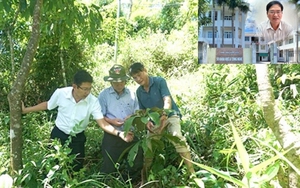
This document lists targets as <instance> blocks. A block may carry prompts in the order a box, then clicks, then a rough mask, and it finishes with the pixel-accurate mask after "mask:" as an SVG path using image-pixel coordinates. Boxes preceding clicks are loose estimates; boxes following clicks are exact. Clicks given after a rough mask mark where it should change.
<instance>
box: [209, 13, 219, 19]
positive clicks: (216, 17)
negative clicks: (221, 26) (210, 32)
mask: <svg viewBox="0 0 300 188" xmlns="http://www.w3.org/2000/svg"><path fill="white" fill-rule="evenodd" d="M214 16H215V20H218V11H215V15H214ZM208 17H209V19H211V17H212V11H209V12H208Z"/></svg>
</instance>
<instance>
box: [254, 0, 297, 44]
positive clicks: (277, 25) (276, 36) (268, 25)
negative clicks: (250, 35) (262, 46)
mask: <svg viewBox="0 0 300 188" xmlns="http://www.w3.org/2000/svg"><path fill="white" fill-rule="evenodd" d="M266 11H267V16H268V18H269V20H268V21H265V22H263V23H261V24H260V25H259V26H258V27H257V34H258V36H259V37H263V38H264V40H265V41H266V42H267V43H269V42H271V41H274V42H276V41H280V40H285V39H286V38H287V37H288V36H289V35H290V34H291V33H292V31H293V28H292V26H291V25H289V24H288V23H286V22H284V21H282V20H281V19H282V14H283V5H282V4H281V3H280V2H279V1H271V2H269V3H268V4H267V6H266Z"/></svg>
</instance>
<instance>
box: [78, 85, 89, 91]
mask: <svg viewBox="0 0 300 188" xmlns="http://www.w3.org/2000/svg"><path fill="white" fill-rule="evenodd" d="M77 87H78V88H80V89H82V90H83V91H91V90H92V88H91V87H90V88H82V87H80V86H79V85H77Z"/></svg>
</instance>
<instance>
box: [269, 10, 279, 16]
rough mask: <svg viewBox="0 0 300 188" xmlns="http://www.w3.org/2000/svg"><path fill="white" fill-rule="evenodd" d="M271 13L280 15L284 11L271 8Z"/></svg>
mask: <svg viewBox="0 0 300 188" xmlns="http://www.w3.org/2000/svg"><path fill="white" fill-rule="evenodd" d="M269 14H273V15H275V14H277V15H280V14H282V11H281V10H277V11H274V10H270V11H269Z"/></svg>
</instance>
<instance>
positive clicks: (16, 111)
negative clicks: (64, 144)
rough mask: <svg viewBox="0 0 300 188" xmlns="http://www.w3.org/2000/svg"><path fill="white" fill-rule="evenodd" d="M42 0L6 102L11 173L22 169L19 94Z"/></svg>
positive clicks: (34, 46) (33, 48)
mask: <svg viewBox="0 0 300 188" xmlns="http://www.w3.org/2000/svg"><path fill="white" fill-rule="evenodd" d="M42 4H43V0H37V1H36V5H35V7H34V12H33V23H32V33H31V37H30V39H29V41H28V45H27V49H26V52H25V55H24V57H23V60H22V64H21V68H20V70H19V71H18V75H17V78H16V80H15V82H14V83H13V86H12V88H11V91H10V93H9V94H8V97H7V98H8V102H9V107H10V142H11V145H10V146H11V147H10V160H11V170H12V174H14V173H16V172H17V171H18V170H20V169H22V165H23V164H22V147H23V139H22V126H21V97H22V96H21V95H22V93H23V92H24V86H25V81H26V79H27V77H28V74H29V71H30V67H31V64H32V61H33V57H34V55H35V53H36V50H37V46H38V41H39V35H40V33H39V32H40V17H41V8H42Z"/></svg>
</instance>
